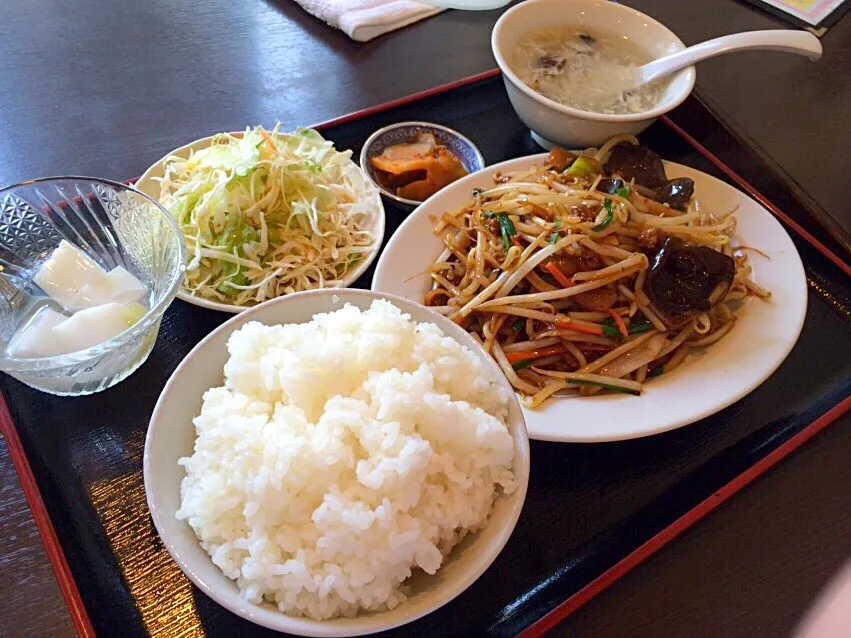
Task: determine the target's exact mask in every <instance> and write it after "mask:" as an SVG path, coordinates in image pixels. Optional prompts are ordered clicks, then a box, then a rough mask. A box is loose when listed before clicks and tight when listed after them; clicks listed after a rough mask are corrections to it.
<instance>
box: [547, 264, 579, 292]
mask: <svg viewBox="0 0 851 638" xmlns="http://www.w3.org/2000/svg"><path fill="white" fill-rule="evenodd" d="M544 268H545V269H546V270H547V272H548V273H550V274H551V275H552V276H553V279H555V280H556V281H557V282H559V283H560V284H561V285H562V287H564V288H570V287H572V286H573V282H572V281H570V279H568V278H567V276H566V275H565V274H564V273H563V272H562V271H561V269H560V268H559V267H558V266H556V265H555V264H554V263H552V262H550V263H548V264H547V265H546V266H544Z"/></svg>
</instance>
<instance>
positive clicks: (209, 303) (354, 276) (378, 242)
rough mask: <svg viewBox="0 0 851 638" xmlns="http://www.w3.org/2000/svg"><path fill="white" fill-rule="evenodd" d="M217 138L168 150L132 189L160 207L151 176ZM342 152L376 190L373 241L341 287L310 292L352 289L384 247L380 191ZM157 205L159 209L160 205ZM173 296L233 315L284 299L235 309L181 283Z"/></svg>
mask: <svg viewBox="0 0 851 638" xmlns="http://www.w3.org/2000/svg"><path fill="white" fill-rule="evenodd" d="M314 130H315V129H314ZM317 132H318V133H319V134H320V135H322V132H321V131H317ZM227 134H228V135H232V136H234V137H242V136H243V135H244V134H245V131H244V130H242V131H231V132H229V133H227ZM218 135H222V133H215V134H213V135H207V136H205V137H200V138H198V139H196V140H194V141H192V142H188V143H186V144H183V145H182V146H180V147H178V148H175V149H174V150H172V151H169V152H168V153H166V154H165V155H163V156H162V157H160V158H159V159H158V160H157V161H156V162H154V163H153V164H151V165H150V166H148V168H146V169H145V172H144V173H142V175H141V176H140V177H139V179H137V180H136V181H135V182H134V183H133V187H134V188H136V189H137V190H139V191H140V192H142V193H144V194H145V195H147V196H148V197H150V198H151V199H153V200H154V201H156V202H157V203H158V204H159V203H160V201H159V197H156V196H154V195H151V194H149V193H147V192H146V191H144V190H142V188H141V187H144V186H147V185H148V183H150V182H152V180H153V177H154V175H153V173H154V172H155V171H156V170H157V169H158V168H160V167H161V166H162V165H163V163H164V162H165V160H166V159H168V158H169V157H171V156H173V155H180V154H182V153H188V152H189V151H191V150H198V149H199V148H206V147H208V146H210V145H211V144H212V141H213V138H215V137H216V136H218ZM323 139H325V136H324V135H323ZM328 141H331V142H333V140H328ZM334 148H335V149H336V150H337V152H345V151H340V149H337V147H336V144H335V146H334ZM345 150H347V151H349V152H350V153H351V156H350V157H349V161H350V162H351V163H352V164H354V166H355V168H357V169H358V170H359V171H360V172H361V173H362V174H363V178H364V182H365V183H366V184H368V185H369V186H370V187H372V188H373V190H374V191H375V203H376V204H377V206H378V208H377V209H376V213H375V223H374V228H373V236H374V238H375V241H374V242H373V248H372V250H371V251H369V252H368V253H365V255H366V258H365V259H363V260H362V261H361V262H360V263H359V264H358V266H357V267H356V268H355V269H354V270H351V271H349V272H348V273H346V276H345V277H343V279H342V280H341V282H340V285H338V286H325V287H324V288H312V289H311V290H326V289H327V290H334V289H339V288H349V287H351V285H352V284H354V283H355V282H356V281H357V280H358V279H359V278H360V277H361V275H363V274H364V273H365V272H366V271H367V270H368V269H369V267H370V266H371V265H372V263H373V262H374V261H375V259H376V257H378V254H379V253H380V252H382V250H381V247H382V245H383V244H384V234H385V232H386V229H387V214H386V211H385V210H384V201H383V200H382V199H381V191H380V190H378V188H377V187H376V186H375V184H374V183H373V182H372V180H371V179H370V178H369V176H368V175H367V174H366V172H365V171H364V170H363V168H362V167H361V166H360V165H359V164H358V163H357V162H356V161H355V160H354V151H352V150H351V149H345ZM140 185H141V187H140ZM160 206H162V204H160ZM298 292H304V291H298ZM176 296H177V298H178V299H180V300H181V301H185V302H186V303H190V304H192V305H194V306H200V307H201V308H207V309H208V310H218V311H219V312H227V313H230V314H234V315H235V314H239V313H240V312H242V311H244V310H248V309H249V308H256V307H257V306H259V305H260V304H264V303H266V302H267V301H271V300H272V299H279V298H280V297H283V296H285V295H279V296H278V297H272V298H271V299H267V300H266V301H261V302H260V303H259V304H254V305H253V306H236V305H234V304H226V303H222V302H220V301H213V300H211V299H204V298H203V297H196V296H195V295H193V294H191V293H189V292H187V291H186V290H185V289H184V287H183V284H182V283H181V285H180V288H178V289H177V295H176Z"/></svg>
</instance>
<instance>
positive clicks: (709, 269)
mask: <svg viewBox="0 0 851 638" xmlns="http://www.w3.org/2000/svg"><path fill="white" fill-rule="evenodd" d="M735 274H736V262H735V261H733V258H732V257H728V256H727V255H725V254H723V253H720V252H718V251H717V250H713V249H712V248H709V247H708V246H692V245H689V244H686V243H685V242H683V241H682V240H681V239H678V238H676V237H669V238H668V239H666V240H665V243H664V244H662V248H661V249H660V250H659V252H658V253H657V254H656V257H655V258H654V259H653V265H652V266H651V267H650V272H649V273H648V274H647V284H646V288H647V294H648V296H649V297H650V299H651V300H652V301H653V303H654V304H655V305H656V307H657V308H658V309H659V310H661V311H662V312H664V313H666V314H667V315H668V319H669V320H670V321H677V320H678V319H681V318H682V317H684V316H688V315H692V314H696V313H699V312H706V311H708V310H710V309H711V308H712V306H713V305H714V304H715V303H716V302H717V301H719V300H720V299H721V298H723V297H724V295H725V294H726V292H727V290H729V288H730V285H731V284H732V283H733V277H734V276H735Z"/></svg>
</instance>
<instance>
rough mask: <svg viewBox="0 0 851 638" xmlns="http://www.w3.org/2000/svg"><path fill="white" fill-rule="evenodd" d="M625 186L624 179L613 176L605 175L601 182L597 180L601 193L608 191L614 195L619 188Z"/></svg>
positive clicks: (598, 189)
mask: <svg viewBox="0 0 851 638" xmlns="http://www.w3.org/2000/svg"><path fill="white" fill-rule="evenodd" d="M623 187H624V183H623V180H622V179H612V178H611V177H604V178H603V179H601V180H600V181H599V182H597V191H598V192H600V193H608V194H609V195H614V194H615V193H617V192H618V189H621V188H623Z"/></svg>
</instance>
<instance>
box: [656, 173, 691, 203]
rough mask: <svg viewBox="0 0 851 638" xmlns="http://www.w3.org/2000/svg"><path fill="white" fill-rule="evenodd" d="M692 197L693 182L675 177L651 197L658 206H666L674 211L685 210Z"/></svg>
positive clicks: (685, 178) (686, 178)
mask: <svg viewBox="0 0 851 638" xmlns="http://www.w3.org/2000/svg"><path fill="white" fill-rule="evenodd" d="M692 195H694V180H691V179H689V178H688V177H677V178H676V179H672V180H670V181H668V182H667V183H665V184H664V185H663V186H662V188H660V189H659V190H658V191H656V195H655V196H654V197H653V199H655V200H656V201H657V202H659V203H660V204H667V205H668V206H670V207H671V208H673V209H674V210H685V209H686V208H687V207H688V203H689V202H690V201H691V197H692Z"/></svg>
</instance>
